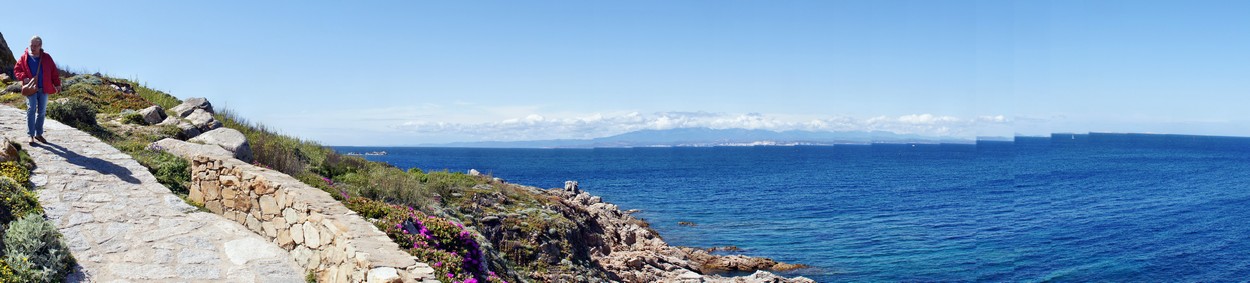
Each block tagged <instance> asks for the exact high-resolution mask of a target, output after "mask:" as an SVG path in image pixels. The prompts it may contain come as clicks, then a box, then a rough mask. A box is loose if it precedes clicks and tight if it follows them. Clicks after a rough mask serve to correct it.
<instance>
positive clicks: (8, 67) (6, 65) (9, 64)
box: [0, 33, 17, 78]
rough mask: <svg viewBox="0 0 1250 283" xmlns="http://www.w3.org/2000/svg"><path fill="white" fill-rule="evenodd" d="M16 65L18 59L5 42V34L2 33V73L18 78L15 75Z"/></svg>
mask: <svg viewBox="0 0 1250 283" xmlns="http://www.w3.org/2000/svg"><path fill="white" fill-rule="evenodd" d="M16 64H17V59H16V58H14V57H13V49H9V43H8V42H6V41H4V34H3V33H0V73H4V74H6V75H9V77H11V78H16V77H15V76H14V75H13V65H16Z"/></svg>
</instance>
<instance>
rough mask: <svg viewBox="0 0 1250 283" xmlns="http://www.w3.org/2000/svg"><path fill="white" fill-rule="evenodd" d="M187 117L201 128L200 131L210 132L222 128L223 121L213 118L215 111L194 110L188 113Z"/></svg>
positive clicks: (192, 123)
mask: <svg viewBox="0 0 1250 283" xmlns="http://www.w3.org/2000/svg"><path fill="white" fill-rule="evenodd" d="M185 118H187V121H190V122H191V125H194V126H195V127H196V128H199V129H200V132H208V131H212V130H214V129H217V128H221V122H219V121H217V119H215V118H213V113H210V112H208V111H205V110H204V109H195V110H192V111H191V114H189V115H187V116H186V117H185Z"/></svg>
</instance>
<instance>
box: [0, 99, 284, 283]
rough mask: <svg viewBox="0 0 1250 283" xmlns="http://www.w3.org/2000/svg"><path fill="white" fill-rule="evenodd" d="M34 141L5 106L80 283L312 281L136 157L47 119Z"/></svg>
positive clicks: (1, 123) (11, 132) (1, 122)
mask: <svg viewBox="0 0 1250 283" xmlns="http://www.w3.org/2000/svg"><path fill="white" fill-rule="evenodd" d="M44 126H45V127H44V129H45V133H44V137H45V138H47V139H48V142H49V143H48V144H38V145H37V146H34V147H32V146H30V145H28V144H25V142H27V141H29V138H28V137H26V111H25V110H19V109H16V108H13V107H9V106H2V105H0V132H2V133H3V135H4V136H6V137H9V138H10V139H12V140H14V141H18V142H21V143H22V147H23V148H24V149H26V151H27V152H28V153H29V154H30V157H31V158H33V159H34V160H35V164H36V167H37V168H36V169H35V171H34V174H33V175H32V176H31V181H32V182H33V183H34V184H35V186H37V187H43V188H42V189H38V190H37V191H36V192H37V193H38V194H39V202H40V204H42V205H43V208H44V209H45V210H46V211H47V215H48V219H50V220H51V221H52V222H53V223H54V224H55V225H56V226H57V228H58V229H59V230H60V231H61V233H62V234H64V236H65V241H66V243H67V244H68V245H69V248H70V252H71V253H72V254H73V255H74V258H76V259H77V260H78V264H79V265H80V267H79V271H78V272H76V273H75V274H73V275H72V276H71V278H70V280H69V281H71V282H130V281H143V282H304V273H303V269H302V268H300V267H299V266H298V265H296V263H295V261H294V260H293V259H292V258H291V256H290V254H289V253H287V252H286V251H284V250H282V249H281V248H279V247H278V246H276V245H274V244H272V243H270V242H269V241H266V240H265V239H264V238H262V237H261V236H259V235H256V234H254V233H252V232H251V231H249V230H247V229H246V228H245V227H243V226H242V225H240V224H238V223H235V222H234V221H230V220H226V219H225V218H222V217H220V216H218V215H216V214H212V213H206V212H198V211H196V209H195V208H194V207H192V206H190V205H187V204H186V203H185V202H183V201H182V199H180V198H178V197H177V196H175V195H174V194H173V193H171V192H170V191H169V189H167V188H165V186H163V185H161V184H160V183H158V182H157V181H156V178H155V177H153V176H152V174H151V173H149V172H148V171H147V168H144V167H143V166H142V165H139V162H137V161H135V160H134V159H132V158H131V157H130V156H129V155H126V154H125V153H122V152H120V151H118V150H117V149H114V148H113V147H111V146H109V145H108V144H105V143H104V142H101V141H100V140H99V139H96V138H95V137H92V136H91V135H88V134H87V133H84V132H82V131H79V130H77V129H74V128H71V127H69V126H65V125H64V124H61V123H59V122H57V121H54V120H52V119H48V120H47V122H46V124H45V125H44Z"/></svg>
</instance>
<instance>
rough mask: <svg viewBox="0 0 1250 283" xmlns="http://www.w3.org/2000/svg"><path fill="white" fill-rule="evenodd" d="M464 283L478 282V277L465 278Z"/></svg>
mask: <svg viewBox="0 0 1250 283" xmlns="http://www.w3.org/2000/svg"><path fill="white" fill-rule="evenodd" d="M464 283H477V278H469V279H465V280H464Z"/></svg>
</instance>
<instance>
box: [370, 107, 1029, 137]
mask: <svg viewBox="0 0 1250 283" xmlns="http://www.w3.org/2000/svg"><path fill="white" fill-rule="evenodd" d="M1011 122H1012V119H1010V118H1009V117H1007V116H1005V115H982V116H976V117H955V116H946V115H934V114H927V113H926V114H909V115H901V116H875V117H869V118H856V117H849V116H835V115H829V116H823V117H822V116H810V115H777V114H762V113H713V112H702V111H697V112H679V111H671V112H655V113H640V112H624V113H610V114H603V113H594V114H588V115H567V116H563V117H558V116H546V115H542V114H529V115H525V116H523V117H515V118H508V119H503V120H496V121H486V122H476V123H465V122H451V121H436V120H428V119H414V120H407V121H403V122H401V123H398V124H394V125H393V126H391V128H392V129H394V130H397V131H399V132H401V133H406V134H412V135H421V136H427V137H430V136H442V138H437V139H438V140H450V141H524V140H550V139H592V138H600V137H606V136H612V135H617V134H623V133H628V132H633V131H639V130H668V129H678V128H710V129H750V130H770V131H779V132H780V131H790V130H803V131H816V132H822V131H823V132H845V131H888V132H893V133H897V134H916V135H923V136H932V137H944V138H963V139H973V138H976V137H978V136H1011V135H1013V132H1012V127H1011Z"/></svg>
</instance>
